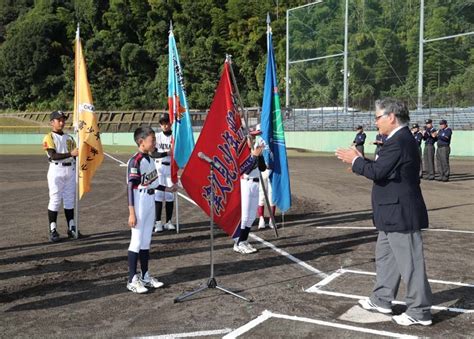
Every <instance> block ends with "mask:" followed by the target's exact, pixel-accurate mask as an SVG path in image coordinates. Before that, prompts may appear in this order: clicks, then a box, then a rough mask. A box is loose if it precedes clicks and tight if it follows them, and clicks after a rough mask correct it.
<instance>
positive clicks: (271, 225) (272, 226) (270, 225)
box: [268, 218, 275, 228]
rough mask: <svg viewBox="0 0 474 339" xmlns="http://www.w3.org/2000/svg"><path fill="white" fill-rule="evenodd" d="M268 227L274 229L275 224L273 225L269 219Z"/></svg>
mask: <svg viewBox="0 0 474 339" xmlns="http://www.w3.org/2000/svg"><path fill="white" fill-rule="evenodd" d="M268 227H270V228H275V224H274V223H273V221H272V219H271V218H270V221H269V222H268Z"/></svg>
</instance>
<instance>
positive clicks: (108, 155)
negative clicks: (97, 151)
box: [104, 152, 127, 167]
mask: <svg viewBox="0 0 474 339" xmlns="http://www.w3.org/2000/svg"><path fill="white" fill-rule="evenodd" d="M104 155H105V156H107V157H109V158H110V159H112V160H115V161H116V162H118V163H119V164H120V167H125V166H127V164H126V163H124V162H123V161H122V160H119V159H117V158H114V157H113V156H111V155H110V154H109V153H106V152H104Z"/></svg>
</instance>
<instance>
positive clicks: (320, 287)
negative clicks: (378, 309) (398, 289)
mask: <svg viewBox="0 0 474 339" xmlns="http://www.w3.org/2000/svg"><path fill="white" fill-rule="evenodd" d="M343 274H359V275H369V276H375V273H374V272H367V271H357V270H346V269H343V268H341V269H339V270H337V271H335V272H334V273H333V274H331V275H329V276H328V277H326V278H324V279H323V280H321V281H320V282H318V283H317V284H315V285H313V286H311V287H310V288H308V289H306V291H305V292H308V293H317V294H325V295H331V296H335V297H342V298H350V299H363V298H366V296H361V295H354V294H349V293H343V292H333V291H325V290H323V288H324V286H326V285H328V284H329V283H331V282H332V281H334V280H335V279H337V278H339V277H340V276H342V275H343ZM428 281H429V282H430V283H432V284H443V285H454V286H461V287H468V288H472V293H474V285H472V284H466V283H461V282H454V281H445V280H436V279H428ZM392 303H393V304H398V305H406V304H405V303H404V302H403V301H398V300H396V301H392ZM431 309H433V310H438V311H450V312H457V313H474V310H472V309H463V308H457V307H445V306H437V305H433V306H432V307H431Z"/></svg>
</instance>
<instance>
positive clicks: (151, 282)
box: [140, 272, 164, 288]
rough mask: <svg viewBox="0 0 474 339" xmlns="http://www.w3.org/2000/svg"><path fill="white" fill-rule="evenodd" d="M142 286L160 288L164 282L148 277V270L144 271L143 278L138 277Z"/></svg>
mask: <svg viewBox="0 0 474 339" xmlns="http://www.w3.org/2000/svg"><path fill="white" fill-rule="evenodd" d="M140 280H141V282H142V284H143V286H145V287H153V288H160V287H161V286H163V285H164V284H163V283H162V282H161V281H158V279H156V278H153V277H150V274H149V273H148V272H146V273H145V276H144V277H143V278H140Z"/></svg>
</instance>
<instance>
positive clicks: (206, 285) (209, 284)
mask: <svg viewBox="0 0 474 339" xmlns="http://www.w3.org/2000/svg"><path fill="white" fill-rule="evenodd" d="M214 166H215V164H214V163H213V162H212V161H211V162H210V163H209V167H210V173H211V176H210V177H209V182H210V185H211V186H210V188H211V196H210V204H209V207H210V215H209V217H210V230H211V238H210V247H211V249H210V255H211V260H210V268H211V275H210V277H209V279H207V282H206V283H204V284H203V285H201V286H200V287H198V288H197V289H195V290H194V291H191V292H185V293H183V294H181V295H179V296H177V297H176V298H175V299H174V302H175V303H178V302H181V301H183V300H185V299H187V298H189V297H191V296H193V295H195V294H197V293H199V292H203V291H205V290H207V289H209V288H212V289H214V288H216V289H218V290H221V291H222V292H224V293H227V294H230V295H232V296H234V297H237V298H240V299H242V300H245V301H248V302H252V300H250V299H247V298H245V297H243V296H241V295H240V294H237V293H235V292H232V291H230V290H228V289H227V288H224V287H222V286H220V285H219V284H218V283H217V280H216V278H215V276H214V185H213V180H214Z"/></svg>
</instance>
